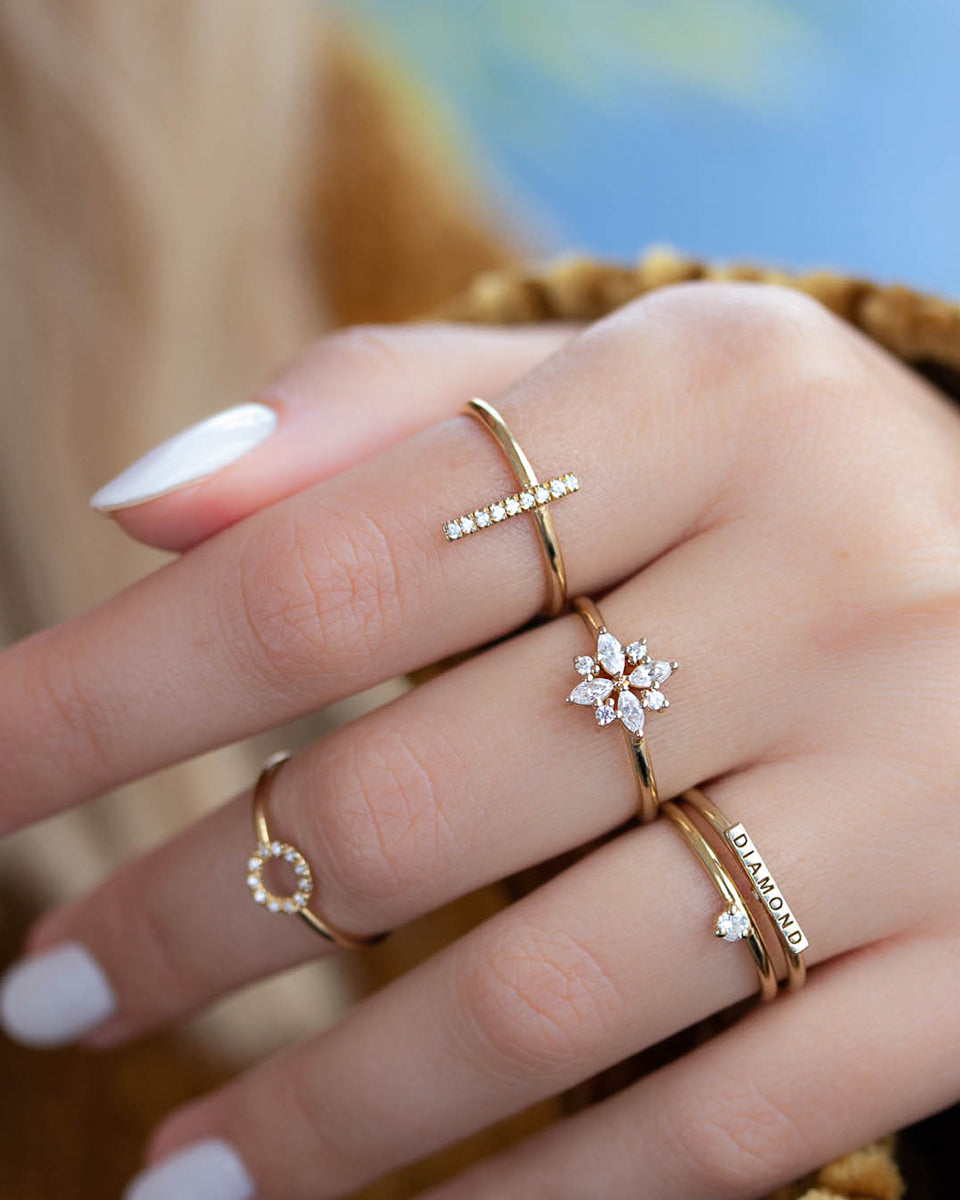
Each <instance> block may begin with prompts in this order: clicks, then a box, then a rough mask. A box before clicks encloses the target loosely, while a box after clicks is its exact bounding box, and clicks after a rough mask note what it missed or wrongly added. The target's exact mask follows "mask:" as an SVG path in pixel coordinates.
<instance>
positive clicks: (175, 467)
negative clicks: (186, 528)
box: [90, 404, 279, 512]
mask: <svg viewBox="0 0 960 1200" xmlns="http://www.w3.org/2000/svg"><path fill="white" fill-rule="evenodd" d="M278 421H279V418H278V417H277V414H276V413H275V412H274V410H273V409H272V408H268V407H267V405H266V404H238V405H237V406H236V408H228V409H225V410H224V411H223V412H220V413H216V414H215V415H214V416H212V417H208V418H207V419H206V420H205V421H201V422H200V423H199V424H198V425H191V426H190V427H189V429H183V430H181V431H180V433H176V434H174V436H173V437H172V438H168V439H167V441H165V442H161V443H160V445H159V446H155V447H154V448H153V449H152V450H148V451H147V453H146V454H145V455H144V456H143V458H138V459H137V461H136V462H135V463H134V464H133V465H132V466H129V467H127V469H126V470H125V471H123V472H121V474H119V475H118V476H117V477H116V479H111V480H110V482H109V483H108V484H105V485H104V486H103V487H102V488H101V489H100V491H99V492H96V493H95V494H94V495H93V496H92V497H91V499H90V507H91V508H95V509H97V511H98V512H112V511H113V510H114V509H117V508H131V507H132V506H133V505H134V504H143V503H144V501H146V500H154V499H156V497H157V496H165V495H166V494H167V492H175V491H176V490H177V488H182V487H186V486H187V484H189V483H197V482H199V481H200V480H201V479H206V478H207V477H208V476H210V475H215V474H216V473H217V471H220V470H222V469H223V468H224V467H228V466H229V465H230V464H231V463H233V462H236V461H237V459H238V458H243V456H244V455H245V454H249V452H250V451H251V450H253V449H254V448H255V447H256V446H259V445H260V443H261V442H264V441H266V440H267V438H268V437H269V436H270V435H271V434H272V433H273V431H274V430H275V429H276V427H277V424H278Z"/></svg>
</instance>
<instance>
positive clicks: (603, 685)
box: [567, 679, 613, 704]
mask: <svg viewBox="0 0 960 1200" xmlns="http://www.w3.org/2000/svg"><path fill="white" fill-rule="evenodd" d="M612 691H613V680H612V679H585V680H584V681H583V683H578V684H577V686H576V687H575V688H574V689H573V691H572V692H571V693H570V695H569V696H568V697H567V702H568V703H570V704H597V703H599V702H600V701H601V700H606V698H607V697H608V696H609V695H610V693H611V692H612Z"/></svg>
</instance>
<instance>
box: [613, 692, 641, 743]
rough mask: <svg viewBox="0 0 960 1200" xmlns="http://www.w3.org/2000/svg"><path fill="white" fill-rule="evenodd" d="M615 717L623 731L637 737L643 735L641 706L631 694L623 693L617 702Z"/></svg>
mask: <svg viewBox="0 0 960 1200" xmlns="http://www.w3.org/2000/svg"><path fill="white" fill-rule="evenodd" d="M617 716H618V717H619V718H620V720H621V721H622V722H623V726H624V728H625V729H629V730H630V732H631V733H632V734H634V735H635V736H637V737H639V736H640V734H641V733H643V720H644V714H643V705H642V704H641V703H640V701H639V700H638V699H637V698H636V696H635V695H634V694H633V692H628V691H623V692H621V693H620V697H619V699H618V700H617Z"/></svg>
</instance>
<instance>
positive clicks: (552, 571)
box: [443, 397, 580, 618]
mask: <svg viewBox="0 0 960 1200" xmlns="http://www.w3.org/2000/svg"><path fill="white" fill-rule="evenodd" d="M464 412H465V413H466V414H467V416H470V417H473V418H474V420H476V421H478V422H479V423H480V424H481V425H482V426H483V428H484V429H486V430H487V432H488V433H489V434H490V436H491V437H492V438H493V439H494V441H495V442H496V443H497V445H498V446H499V447H500V449H501V450H502V451H503V456H504V458H506V460H507V463H508V465H509V466H510V469H511V471H513V473H514V475H515V476H516V480H517V483H518V484H519V491H517V492H514V493H512V494H511V495H509V496H501V497H499V498H498V499H497V500H493V501H491V502H490V503H489V504H486V505H484V506H483V507H482V508H477V509H474V511H473V512H469V513H466V514H465V515H464V516H461V517H454V518H453V519H452V520H449V521H444V523H443V536H444V537H445V538H446V539H447V541H448V542H458V541H460V540H461V538H464V537H467V536H469V535H470V534H472V533H477V532H478V531H479V530H481V529H488V528H490V527H491V526H493V525H498V524H500V523H501V522H502V521H506V520H507V519H508V518H510V517H519V516H522V515H523V514H524V513H529V514H530V516H531V517H533V520H534V525H535V527H536V530H537V536H538V537H539V538H540V547H541V549H542V551H543V564H544V571H545V574H546V583H547V599H546V602H545V603H544V606H543V609H542V610H541V616H543V617H546V618H549V617H556V616H559V615H560V613H562V612H563V610H564V609H565V608H566V605H567V571H566V567H565V566H564V563H563V554H562V553H561V551H560V542H559V541H558V539H557V530H556V527H555V525H554V523H553V516H552V514H551V513H550V512H549V511H548V508H547V506H548V505H549V504H551V503H552V502H553V501H554V500H559V499H561V497H563V496H569V495H572V494H573V493H574V492H577V491H579V490H580V480H579V479H578V478H577V476H576V475H573V474H571V473H569V472H568V473H567V474H564V475H556V476H554V477H553V478H551V479H547V480H545V481H544V482H542V483H541V482H540V481H539V480H538V478H537V475H536V472H535V471H534V469H533V467H532V465H531V463H530V460H529V458H527V456H526V455H525V454H524V452H523V450H522V449H521V447H520V443H519V442H518V441H517V439H516V438H515V437H514V436H513V434H512V433H511V432H510V428H509V426H508V425H507V423H506V421H504V419H503V417H502V416H501V415H500V413H499V412H497V410H496V409H495V408H494V407H493V405H492V404H488V403H487V402H486V400H480V399H478V398H476V397H475V398H474V399H473V400H470V401H468V402H467V405H466V407H465V409H464Z"/></svg>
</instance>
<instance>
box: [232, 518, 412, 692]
mask: <svg viewBox="0 0 960 1200" xmlns="http://www.w3.org/2000/svg"><path fill="white" fill-rule="evenodd" d="M237 584H238V586H237V588H236V592H235V594H236V595H237V596H238V603H239V611H237V607H236V606H234V607H232V608H231V609H230V610H229V615H228V616H227V618H226V623H227V624H228V625H231V624H234V623H235V621H236V619H237V617H239V620H240V623H241V625H242V628H241V634H240V637H239V639H237V638H231V639H230V642H231V644H233V645H239V646H240V647H241V648H242V649H241V653H242V655H243V656H245V657H248V658H252V660H253V665H254V667H255V668H256V670H257V672H258V673H259V674H260V675H261V676H262V677H264V678H266V680H267V681H268V683H269V684H270V685H271V686H272V687H274V688H276V689H277V690H279V691H286V690H289V689H293V690H294V691H295V692H296V693H297V694H299V693H300V692H301V691H302V690H303V688H304V687H306V688H307V689H308V690H309V691H311V692H312V691H313V690H314V689H315V681H316V678H317V675H318V673H319V672H320V671H324V672H331V673H333V672H335V673H336V674H337V675H338V677H339V678H340V679H341V680H342V683H343V686H345V687H346V686H348V685H349V684H350V683H351V682H352V680H353V679H354V678H355V677H360V678H362V677H363V666H362V665H363V663H364V661H365V656H366V655H367V654H368V653H369V652H371V651H373V650H375V649H376V648H378V647H379V646H382V645H383V644H384V642H385V640H386V638H387V637H388V636H389V632H390V630H392V629H395V628H397V627H398V624H399V623H400V622H401V621H402V615H401V614H400V612H399V603H400V589H399V580H398V567H397V562H396V560H395V558H394V554H393V551H392V549H391V545H390V542H389V540H388V537H387V534H386V532H385V530H384V529H383V528H382V527H381V526H380V524H379V523H378V522H377V520H376V519H375V518H374V517H373V516H371V515H370V514H369V513H364V512H361V511H352V512H350V513H344V512H343V511H339V510H337V509H333V508H330V507H327V508H321V507H319V506H317V507H314V508H312V509H311V511H310V514H309V519H308V518H307V516H306V515H304V514H303V513H297V514H291V515H290V516H288V517H286V518H284V519H283V520H280V521H278V520H277V519H273V520H272V521H271V522H270V523H269V524H267V523H264V524H263V525H261V526H260V528H259V529H258V530H257V531H256V532H254V533H253V534H252V535H251V536H250V537H249V539H248V540H247V542H246V543H245V544H244V545H243V547H242V548H241V552H240V555H239V560H238V580H237Z"/></svg>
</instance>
